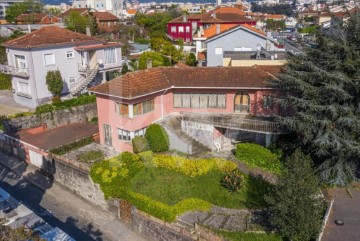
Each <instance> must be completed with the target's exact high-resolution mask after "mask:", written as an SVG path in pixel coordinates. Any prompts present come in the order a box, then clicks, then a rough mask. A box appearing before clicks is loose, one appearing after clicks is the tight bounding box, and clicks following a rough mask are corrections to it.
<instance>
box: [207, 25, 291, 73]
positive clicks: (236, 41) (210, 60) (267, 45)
mask: <svg viewBox="0 0 360 241" xmlns="http://www.w3.org/2000/svg"><path fill="white" fill-rule="evenodd" d="M205 44H206V50H205V52H206V66H223V65H224V63H223V58H224V52H227V51H239V52H241V51H251V52H254V53H256V52H257V51H261V50H263V51H285V49H284V48H283V46H281V45H279V44H278V43H277V42H276V41H274V40H273V39H272V37H271V35H270V33H269V34H267V33H264V32H261V31H259V30H257V29H255V28H253V27H250V26H248V25H239V26H236V27H233V28H230V29H228V30H226V31H224V32H222V33H220V34H216V35H214V36H212V37H210V38H207V39H206V40H205Z"/></svg>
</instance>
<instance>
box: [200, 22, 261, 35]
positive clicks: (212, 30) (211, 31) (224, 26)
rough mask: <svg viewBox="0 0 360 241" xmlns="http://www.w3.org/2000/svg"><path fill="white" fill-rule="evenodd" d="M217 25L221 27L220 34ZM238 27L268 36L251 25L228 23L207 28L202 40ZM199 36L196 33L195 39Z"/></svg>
mask: <svg viewBox="0 0 360 241" xmlns="http://www.w3.org/2000/svg"><path fill="white" fill-rule="evenodd" d="M217 25H219V26H220V32H219V33H217V28H218V27H217ZM238 26H242V27H243V28H245V29H248V30H251V31H253V32H255V33H258V34H260V35H263V36H266V33H265V32H263V31H261V30H259V29H256V28H255V27H254V26H251V25H249V24H228V23H222V24H214V25H212V26H211V27H209V28H207V29H205V30H204V34H203V35H201V37H202V38H212V37H214V36H216V35H218V34H221V33H224V32H227V31H229V30H231V29H234V28H236V27H238ZM197 36H198V35H197V33H195V35H194V38H196V37H197Z"/></svg>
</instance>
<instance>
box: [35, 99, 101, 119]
mask: <svg viewBox="0 0 360 241" xmlns="http://www.w3.org/2000/svg"><path fill="white" fill-rule="evenodd" d="M94 102H96V96H95V95H82V96H79V97H77V98H74V99H70V100H65V101H62V102H59V103H53V104H45V105H40V106H38V107H36V111H35V113H36V114H42V113H47V112H52V111H55V110H62V109H69V108H71V107H74V106H79V105H86V104H90V103H94Z"/></svg>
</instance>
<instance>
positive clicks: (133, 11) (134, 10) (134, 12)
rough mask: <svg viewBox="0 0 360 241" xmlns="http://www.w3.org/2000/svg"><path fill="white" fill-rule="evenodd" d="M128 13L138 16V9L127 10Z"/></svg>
mask: <svg viewBox="0 0 360 241" xmlns="http://www.w3.org/2000/svg"><path fill="white" fill-rule="evenodd" d="M126 12H127V13H128V14H136V13H137V11H136V9H127V10H126Z"/></svg>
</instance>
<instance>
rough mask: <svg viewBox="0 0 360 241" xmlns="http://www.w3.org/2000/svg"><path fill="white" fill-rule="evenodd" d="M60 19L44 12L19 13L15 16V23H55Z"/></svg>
mask: <svg viewBox="0 0 360 241" xmlns="http://www.w3.org/2000/svg"><path fill="white" fill-rule="evenodd" d="M59 21H60V20H59V19H58V18H57V17H55V16H51V15H48V14H45V13H33V14H29V13H27V14H25V13H24V14H20V15H19V16H17V17H16V18H15V22H16V23H17V24H27V23H30V24H50V23H57V22H59Z"/></svg>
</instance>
